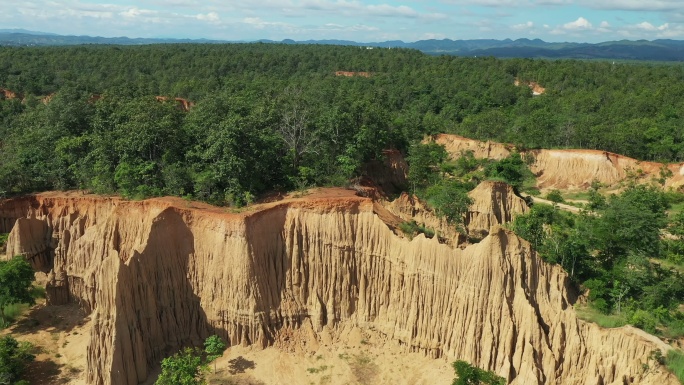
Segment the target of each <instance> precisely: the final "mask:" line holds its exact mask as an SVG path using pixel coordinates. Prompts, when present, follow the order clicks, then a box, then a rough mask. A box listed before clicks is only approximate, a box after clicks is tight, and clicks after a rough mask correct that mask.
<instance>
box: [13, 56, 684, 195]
mask: <svg viewBox="0 0 684 385" xmlns="http://www.w3.org/2000/svg"><path fill="white" fill-rule="evenodd" d="M336 71H363V72H368V73H369V74H370V76H369V77H362V76H354V77H343V76H335V72H336ZM516 78H517V79H519V80H520V81H521V82H523V83H525V82H529V81H535V82H538V83H539V84H541V85H542V86H543V87H545V88H546V93H545V94H544V95H541V96H533V95H532V92H531V90H530V89H529V88H528V87H525V86H515V85H514V81H515V79H516ZM683 80H684V67H683V66H681V65H660V64H613V63H611V62H596V61H595V62H586V61H572V60H558V61H547V60H531V59H507V60H498V59H494V58H458V57H452V56H439V57H436V56H429V55H425V54H422V53H420V52H418V51H415V50H408V49H373V50H368V49H365V48H363V49H362V48H359V47H338V46H318V45H310V46H306V45H297V46H288V45H275V44H262V43H258V44H226V45H209V44H206V45H201V44H178V45H150V46H125V47H124V46H121V47H119V46H76V47H42V48H27V47H23V48H15V47H2V48H0V88H3V89H6V90H10V91H12V92H13V93H15V94H18V96H19V98H11V97H10V96H11V94H9V93H0V98H3V96H2V95H5V97H4V98H3V100H2V101H0V191H1V192H2V193H3V194H4V195H13V194H20V193H26V192H31V191H42V190H52V189H74V188H82V189H88V190H91V191H94V192H98V193H120V194H123V195H125V196H128V197H146V196H155V195H166V194H171V195H179V196H188V197H191V198H194V199H201V200H205V201H209V202H211V203H215V204H222V205H229V204H233V205H241V204H245V203H248V202H250V201H251V200H253V199H254V197H256V196H259V195H260V194H262V193H264V192H267V191H272V190H288V189H293V188H297V187H298V186H309V185H340V184H344V183H345V182H346V181H347V180H349V178H351V177H354V176H357V175H358V174H359V173H360V171H361V169H362V165H363V164H364V162H366V161H368V160H371V159H374V158H378V157H379V156H380V155H381V150H383V149H386V148H396V149H399V150H401V151H403V152H405V153H406V151H407V150H408V148H409V146H410V145H411V143H414V142H416V141H417V140H420V139H422V138H423V137H424V136H425V135H430V134H435V133H441V132H448V133H456V134H460V135H464V136H468V137H472V138H476V139H494V140H497V141H503V142H508V143H513V144H515V145H517V146H519V148H538V147H543V148H554V147H574V148H596V149H602V150H607V151H613V152H617V153H621V154H625V155H628V156H631V157H635V158H638V159H642V160H658V161H668V162H674V161H682V160H684V140H683V139H684V138H683V137H682V136H683V135H684V130H681V127H682V126H683V125H684V124H683V123H684V116H682V114H683V111H684V81H683ZM157 96H165V97H167V98H168V99H169V100H168V101H167V102H160V101H158V100H157V98H156V97H157ZM176 97H178V98H184V99H186V100H188V101H189V102H191V103H193V104H194V106H193V107H192V108H190V109H189V111H184V110H182V109H180V108H178V107H179V103H177V102H175V101H174V100H173V99H174V98H176ZM22 100H23V102H22ZM48 100H49V102H48Z"/></svg>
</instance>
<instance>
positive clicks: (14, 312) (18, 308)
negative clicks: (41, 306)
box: [0, 303, 29, 329]
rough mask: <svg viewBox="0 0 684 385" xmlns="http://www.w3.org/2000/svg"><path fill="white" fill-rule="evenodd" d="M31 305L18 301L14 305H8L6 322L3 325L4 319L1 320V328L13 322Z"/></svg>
mask: <svg viewBox="0 0 684 385" xmlns="http://www.w3.org/2000/svg"><path fill="white" fill-rule="evenodd" d="M28 308H29V305H27V304H24V303H18V304H13V305H7V306H6V307H5V312H4V314H5V324H4V325H3V323H2V320H0V329H4V328H6V327H8V326H9V325H11V324H13V323H14V321H16V320H17V318H19V316H21V315H22V314H23V313H24V312H25V311H26V310H28Z"/></svg>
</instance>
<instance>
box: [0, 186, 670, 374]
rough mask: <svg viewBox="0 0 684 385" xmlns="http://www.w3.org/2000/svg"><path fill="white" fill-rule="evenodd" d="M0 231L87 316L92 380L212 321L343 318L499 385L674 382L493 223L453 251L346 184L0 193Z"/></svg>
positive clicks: (131, 368) (627, 331) (239, 340)
mask: <svg viewBox="0 0 684 385" xmlns="http://www.w3.org/2000/svg"><path fill="white" fill-rule="evenodd" d="M22 218H23V219H22ZM0 226H1V227H2V229H0V231H9V230H12V232H11V234H10V241H9V244H8V255H13V254H25V255H27V257H29V258H36V256H38V257H37V258H38V259H35V260H34V262H33V263H34V267H36V268H37V269H49V271H50V278H51V281H50V283H49V284H48V299H49V301H50V302H53V303H59V302H63V301H75V302H78V303H80V304H81V306H82V307H83V308H84V309H85V310H86V311H88V312H91V313H92V322H93V329H92V334H91V336H90V344H89V346H88V368H87V378H88V383H91V384H137V383H138V382H140V381H143V380H145V379H146V378H147V377H148V374H149V368H150V367H153V366H154V365H156V364H157V363H158V362H159V360H160V359H161V358H162V357H164V356H165V355H167V354H169V353H170V352H172V351H173V350H174V349H176V348H177V347H178V346H180V345H184V344H189V343H197V342H199V341H200V340H201V339H202V338H204V337H206V336H207V335H209V334H210V333H214V332H216V333H218V334H220V335H222V336H223V337H224V338H226V339H227V340H228V341H229V343H230V344H232V345H235V344H256V345H260V346H267V345H270V344H273V343H274V342H275V341H277V340H278V339H279V336H280V335H281V334H283V333H286V332H287V331H288V330H292V329H297V328H300V327H302V326H307V327H310V328H312V329H313V330H314V331H315V332H316V333H320V332H322V331H325V333H326V334H332V335H334V334H335V333H336V331H337V330H340V328H342V327H346V326H349V325H355V326H358V327H372V328H373V329H374V330H375V331H378V332H380V333H382V334H384V335H386V336H387V338H388V340H393V341H396V342H397V343H399V344H401V345H402V346H404V347H405V348H406V349H407V350H410V351H417V352H423V353H425V354H427V355H430V356H433V357H447V358H449V359H455V358H459V359H464V360H467V361H470V362H472V363H474V364H475V365H478V366H480V367H482V368H485V369H488V370H493V371H495V372H496V373H498V374H500V375H502V376H504V377H506V378H507V379H508V380H509V381H511V383H513V384H630V383H633V384H636V383H641V384H655V383H658V384H674V383H676V380H675V379H674V378H673V377H672V376H671V375H669V374H668V373H667V372H665V371H663V370H649V371H644V370H643V368H642V365H641V364H642V363H645V362H646V361H647V360H648V355H649V353H650V352H651V351H652V350H654V349H663V350H664V349H667V347H666V346H665V345H664V344H663V343H660V342H659V341H658V340H657V339H655V338H652V337H650V336H648V335H645V334H643V333H640V332H638V331H635V330H634V329H631V328H622V329H613V330H603V329H600V328H599V327H597V326H596V325H593V324H588V323H585V322H582V321H580V320H578V319H577V318H576V316H575V313H574V310H573V309H572V306H571V304H572V302H573V300H574V299H573V294H572V291H571V290H570V289H569V287H570V285H569V280H568V277H567V275H566V274H565V273H564V272H563V271H562V269H560V268H559V267H557V266H551V265H548V264H546V263H544V262H543V261H541V260H540V259H539V258H538V257H537V255H536V253H535V252H534V251H533V250H531V249H530V246H529V244H528V243H527V242H525V241H523V240H521V239H520V238H518V237H517V236H515V235H514V234H512V233H510V232H507V231H505V230H503V229H502V228H500V227H494V228H493V230H492V232H491V233H490V234H489V236H488V237H487V238H485V239H484V240H483V241H482V242H480V243H479V244H476V245H472V246H469V247H467V248H466V249H464V250H460V249H454V248H452V247H450V246H448V245H444V244H440V243H439V242H438V241H437V240H436V239H431V240H430V239H426V238H424V237H423V236H418V237H416V238H414V239H413V240H412V241H409V240H408V239H405V238H401V237H398V236H396V235H395V234H394V233H393V232H392V231H391V230H390V228H389V227H388V226H387V224H386V223H385V222H383V220H381V219H380V217H379V216H378V215H377V214H375V212H374V202H373V201H372V200H371V199H367V198H362V197H357V196H355V195H354V194H353V192H350V191H344V190H326V191H324V192H322V193H320V194H318V195H316V194H314V195H310V196H307V197H304V198H301V199H290V200H285V201H281V202H276V203H270V204H266V205H262V206H257V207H254V208H253V209H251V210H249V211H245V212H242V213H229V212H227V211H226V210H225V209H219V208H213V207H210V206H207V205H202V204H196V203H190V202H186V201H183V200H181V199H170V198H165V199H153V200H147V201H141V202H131V201H123V200H120V199H118V198H104V197H96V196H81V195H78V194H51V193H45V194H39V195H36V196H32V197H25V198H18V199H12V200H5V201H2V202H1V203H0Z"/></svg>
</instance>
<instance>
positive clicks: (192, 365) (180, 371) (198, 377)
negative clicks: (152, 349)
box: [154, 348, 207, 385]
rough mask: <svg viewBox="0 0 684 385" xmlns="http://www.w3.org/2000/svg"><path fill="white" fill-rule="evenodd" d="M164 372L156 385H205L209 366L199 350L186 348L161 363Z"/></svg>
mask: <svg viewBox="0 0 684 385" xmlns="http://www.w3.org/2000/svg"><path fill="white" fill-rule="evenodd" d="M161 367H162V372H161V374H160V375H159V377H158V378H157V381H155V383H154V384H155V385H205V384H206V383H207V381H206V378H205V373H206V371H207V365H206V364H205V363H203V362H202V355H201V352H200V351H199V350H198V349H193V348H185V349H183V350H181V351H180V352H178V353H176V354H174V355H173V356H171V357H167V358H164V360H162V363H161Z"/></svg>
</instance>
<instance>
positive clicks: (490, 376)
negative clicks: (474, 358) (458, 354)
mask: <svg viewBox="0 0 684 385" xmlns="http://www.w3.org/2000/svg"><path fill="white" fill-rule="evenodd" d="M452 366H453V367H454V370H455V371H456V376H457V377H456V378H455V379H454V381H453V382H452V383H451V385H478V384H482V385H504V384H505V383H506V379H505V378H503V377H499V376H497V375H496V374H494V373H493V372H490V371H487V370H482V369H480V368H478V367H475V366H473V365H471V364H469V363H467V362H465V361H456V362H454V363H453V364H452Z"/></svg>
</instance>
